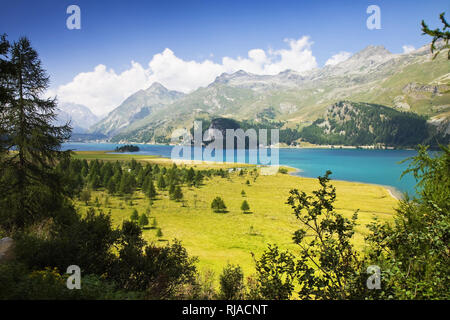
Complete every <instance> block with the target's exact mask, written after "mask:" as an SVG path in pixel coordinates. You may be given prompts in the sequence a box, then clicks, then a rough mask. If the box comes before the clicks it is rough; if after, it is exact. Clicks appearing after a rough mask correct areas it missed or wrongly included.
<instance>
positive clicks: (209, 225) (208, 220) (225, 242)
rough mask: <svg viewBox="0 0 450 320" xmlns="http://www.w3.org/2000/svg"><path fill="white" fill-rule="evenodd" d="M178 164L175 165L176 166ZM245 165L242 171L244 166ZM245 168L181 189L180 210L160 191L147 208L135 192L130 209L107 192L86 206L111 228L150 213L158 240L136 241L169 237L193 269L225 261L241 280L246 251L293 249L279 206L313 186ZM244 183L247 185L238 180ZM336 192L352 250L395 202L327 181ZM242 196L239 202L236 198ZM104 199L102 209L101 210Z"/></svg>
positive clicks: (286, 213)
mask: <svg viewBox="0 0 450 320" xmlns="http://www.w3.org/2000/svg"><path fill="white" fill-rule="evenodd" d="M74 157H76V158H85V159H88V160H91V159H99V160H119V159H121V160H126V159H127V160H130V159H131V156H130V155H115V154H114V155H112V154H108V153H105V152H102V153H99V152H77V153H76V154H75V155H74ZM133 158H135V159H136V160H138V161H146V162H147V161H149V162H151V163H158V164H162V165H171V161H170V160H169V159H163V158H157V157H149V156H133ZM178 165H179V166H180V164H178ZM181 165H186V166H191V165H192V166H195V167H196V168H198V169H203V168H211V167H216V168H217V167H227V168H229V167H236V166H237V167H239V166H240V167H242V166H243V165H239V164H214V163H206V164H201V163H196V164H181ZM247 167H250V166H247ZM255 177H256V172H254V171H253V170H248V172H247V173H246V175H244V176H239V174H238V173H237V172H232V173H231V174H230V178H221V177H212V178H210V179H205V181H204V185H202V186H201V187H200V188H195V187H187V186H183V187H182V190H183V194H184V200H185V201H184V204H183V203H181V202H175V201H173V200H170V199H169V197H168V193H167V191H158V192H159V195H158V197H157V200H154V201H153V204H152V205H151V207H150V204H149V200H148V198H147V197H146V196H144V195H143V194H142V193H141V192H140V191H137V192H135V193H134V195H133V197H132V198H131V199H132V204H130V203H129V201H126V200H125V199H124V198H122V197H118V196H110V195H108V194H107V192H105V191H102V190H101V189H100V190H98V191H93V192H92V197H91V201H90V203H89V205H91V206H92V205H94V204H95V199H96V198H98V203H99V208H101V209H102V210H103V211H104V212H111V217H112V219H113V222H114V224H115V225H120V224H121V223H122V221H123V220H125V219H129V217H130V215H131V212H132V211H133V209H137V210H138V212H139V214H141V213H143V212H145V211H146V209H147V208H148V207H150V214H149V217H150V222H152V220H153V218H156V220H157V224H158V227H159V228H161V230H162V232H163V236H162V237H161V238H158V237H156V229H152V228H148V229H145V230H144V231H143V235H144V238H145V239H146V240H148V241H154V242H158V243H161V244H164V243H165V242H166V241H168V240H172V239H174V238H176V239H179V240H181V241H182V243H183V245H184V246H185V247H186V248H187V250H188V252H189V253H190V254H191V255H193V256H197V257H198V258H199V263H198V267H199V270H205V269H211V270H213V271H214V272H215V274H216V276H217V275H218V274H219V273H220V272H221V270H222V268H223V266H224V265H225V264H226V263H227V262H230V263H234V264H239V265H241V266H242V268H243V270H244V272H245V274H246V275H250V274H252V273H253V271H254V263H253V259H252V256H251V252H253V253H255V254H256V256H259V255H260V254H261V253H262V251H263V250H264V249H265V248H266V246H267V244H268V243H271V244H278V245H279V246H280V247H281V248H289V249H291V250H293V251H294V252H295V251H296V247H295V246H294V245H293V244H292V240H291V237H292V233H293V232H294V231H295V230H297V229H298V227H299V224H298V222H297V220H296V219H295V217H294V215H293V214H292V213H291V209H290V208H289V206H288V205H286V204H285V202H286V200H287V198H288V196H289V190H290V189H293V188H297V189H299V190H303V191H305V192H307V193H309V192H311V191H312V190H314V189H317V188H318V182H317V179H311V178H300V177H296V176H291V175H287V174H280V173H278V174H276V175H269V176H266V175H258V176H257V177H256V179H255ZM247 180H249V181H250V185H247V184H246V181H247ZM333 184H334V185H335V186H336V189H337V202H336V209H337V211H339V212H341V213H343V214H344V215H346V216H348V217H350V216H351V215H352V214H353V213H354V211H356V210H357V209H359V210H360V211H359V223H360V225H359V227H358V229H357V231H358V233H357V234H356V236H355V244H356V245H357V246H358V247H359V248H362V247H363V236H364V233H365V232H366V229H365V227H364V226H365V225H366V224H367V223H369V222H370V220H371V219H372V218H374V217H378V218H379V219H380V220H387V219H391V218H392V216H393V213H394V207H395V206H396V204H397V200H395V199H394V198H393V197H392V196H391V195H390V194H389V193H388V191H387V190H386V189H385V188H384V187H382V186H377V185H369V184H361V183H353V182H344V181H333ZM242 190H244V191H245V193H246V196H245V197H243V196H242V195H241V191H242ZM216 196H220V197H222V199H224V201H225V204H226V205H227V210H228V212H227V213H214V212H213V211H212V210H211V208H210V205H211V201H212V200H213V199H214V198H215V197H216ZM106 198H108V202H109V204H108V205H107V206H105V200H106ZM244 199H245V200H247V202H248V203H249V204H250V213H247V214H244V213H242V212H241V210H240V206H241V203H242V201H243V200H244ZM76 206H77V207H78V208H79V211H80V213H84V212H85V211H86V209H87V206H86V205H85V203H84V202H80V201H77V202H76Z"/></svg>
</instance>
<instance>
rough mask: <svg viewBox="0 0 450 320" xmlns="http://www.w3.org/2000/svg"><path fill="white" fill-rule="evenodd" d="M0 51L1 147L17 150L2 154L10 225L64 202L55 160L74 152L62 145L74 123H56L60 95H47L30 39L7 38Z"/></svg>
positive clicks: (0, 205) (3, 204)
mask: <svg viewBox="0 0 450 320" xmlns="http://www.w3.org/2000/svg"><path fill="white" fill-rule="evenodd" d="M0 55H2V56H4V57H5V59H2V60H1V68H2V75H1V76H0V81H1V83H0V87H1V89H0V102H1V109H0V112H1V117H0V118H1V120H0V126H1V128H0V134H1V137H2V138H1V147H2V149H3V150H10V149H11V148H15V150H16V152H15V153H13V154H11V156H8V157H4V158H3V157H0V160H1V171H2V172H1V173H2V179H3V177H4V176H5V175H8V177H7V179H8V183H7V184H6V183H4V182H2V181H0V185H2V187H3V188H2V190H1V195H0V197H1V198H0V212H2V214H1V216H0V220H1V223H2V225H3V226H4V227H5V228H12V227H14V226H15V227H18V228H23V227H24V226H26V225H27V224H30V223H33V222H34V221H37V220H40V219H42V218H46V217H49V216H54V215H55V214H57V213H56V212H58V211H59V208H61V206H63V205H64V202H65V201H64V198H65V197H66V196H67V188H64V187H63V186H62V176H61V174H60V173H58V172H57V171H56V170H54V166H55V164H56V163H57V162H58V161H61V160H63V159H67V158H68V157H70V152H69V151H67V152H62V151H60V146H61V143H63V142H64V141H65V140H66V139H68V138H69V136H70V131H71V128H70V126H69V124H66V125H64V126H54V125H53V123H54V121H55V119H56V114H55V110H56V107H57V106H56V100H55V99H52V98H42V95H43V94H44V93H45V92H46V90H47V88H48V84H49V78H48V76H47V75H46V73H45V71H44V70H43V68H42V66H41V61H40V60H39V58H38V54H37V52H36V51H35V50H34V49H33V48H32V47H31V44H30V42H29V40H28V39H27V38H20V39H19V41H17V42H14V43H13V44H12V46H9V45H7V44H6V42H5V41H4V38H3V39H2V41H0ZM4 69H7V70H6V71H7V72H5V73H3V70H4Z"/></svg>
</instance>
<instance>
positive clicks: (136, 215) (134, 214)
mask: <svg viewBox="0 0 450 320" xmlns="http://www.w3.org/2000/svg"><path fill="white" fill-rule="evenodd" d="M130 219H131V221H134V222H137V221H138V220H139V213H138V211H137V210H136V209H133V212H132V213H131V216H130Z"/></svg>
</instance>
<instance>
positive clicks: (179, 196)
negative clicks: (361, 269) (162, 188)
mask: <svg viewBox="0 0 450 320" xmlns="http://www.w3.org/2000/svg"><path fill="white" fill-rule="evenodd" d="M173 199H174V200H175V201H181V200H182V199H183V191H181V187H180V186H176V187H175V190H174V192H173Z"/></svg>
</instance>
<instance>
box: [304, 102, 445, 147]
mask: <svg viewBox="0 0 450 320" xmlns="http://www.w3.org/2000/svg"><path fill="white" fill-rule="evenodd" d="M301 136H302V138H303V139H304V140H306V141H308V142H311V143H315V144H342V145H376V144H381V145H386V146H393V147H414V146H416V145H418V144H424V143H425V144H429V145H432V146H437V145H438V143H441V144H442V143H448V141H449V136H448V135H446V136H444V134H443V133H439V132H437V131H436V129H435V127H434V126H431V125H429V124H428V123H427V121H426V118H425V117H423V116H420V115H417V114H415V113H411V112H402V111H397V110H394V109H392V108H388V107H386V106H382V105H377V104H370V103H356V102H349V101H341V102H338V103H336V104H333V105H331V106H330V107H328V109H327V111H326V114H325V116H324V117H323V118H319V119H317V120H316V121H314V122H313V124H311V125H310V126H308V127H305V128H303V130H302V131H301Z"/></svg>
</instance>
